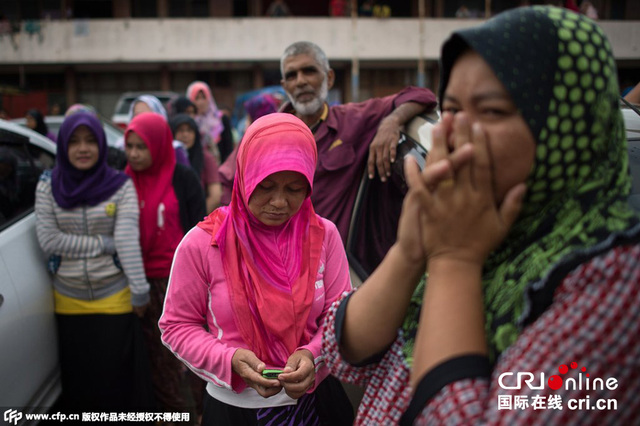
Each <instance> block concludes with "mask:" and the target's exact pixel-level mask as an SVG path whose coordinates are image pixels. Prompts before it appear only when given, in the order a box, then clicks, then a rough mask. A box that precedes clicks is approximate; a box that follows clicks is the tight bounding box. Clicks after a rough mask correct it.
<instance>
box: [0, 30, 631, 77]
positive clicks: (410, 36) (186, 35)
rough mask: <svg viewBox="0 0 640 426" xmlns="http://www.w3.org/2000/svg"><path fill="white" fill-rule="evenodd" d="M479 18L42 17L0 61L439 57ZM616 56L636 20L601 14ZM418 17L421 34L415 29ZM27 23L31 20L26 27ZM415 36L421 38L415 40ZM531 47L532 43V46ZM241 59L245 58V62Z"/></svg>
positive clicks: (627, 51)
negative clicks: (305, 54) (308, 47)
mask: <svg viewBox="0 0 640 426" xmlns="http://www.w3.org/2000/svg"><path fill="white" fill-rule="evenodd" d="M478 22H479V21H478V20H458V19H425V20H422V22H420V20H418V19H414V18H403V19H400V18H396V19H394V18H391V19H383V20H380V19H372V18H369V19H358V20H357V22H356V23H355V24H354V22H352V21H351V20H350V19H348V18H284V19H273V18H272V19H268V18H242V19H238V18H235V19H231V18H230V19H212V18H208V19H105V20H100V19H96V20H74V21H42V22H40V28H39V31H33V29H32V30H31V33H29V32H27V31H26V30H25V25H24V24H23V27H22V31H21V32H20V33H18V34H16V35H15V36H14V37H11V36H9V35H2V36H0V65H46V64H50V65H53V64H69V65H73V64H78V65H80V64H114V63H115V64H123V65H124V64H141V63H164V64H167V65H169V66H172V64H173V65H177V64H180V63H190V62H201V63H202V62H204V63H214V64H215V63H239V64H238V65H240V66H242V65H241V63H243V62H247V63H256V62H258V63H261V62H274V61H278V60H279V58H280V55H281V54H282V51H283V50H284V48H285V47H286V46H287V45H288V44H290V43H291V42H293V41H297V40H310V41H313V42H316V43H318V44H319V45H320V46H321V47H322V48H323V49H324V50H325V51H326V53H327V55H328V57H329V58H330V59H331V60H332V61H336V60H337V61H350V60H351V58H352V57H353V56H354V55H357V57H358V58H359V60H360V61H363V62H367V61H371V62H378V61H385V62H393V61H399V62H406V61H414V60H417V59H418V58H419V57H420V56H422V58H423V59H425V60H428V61H435V60H437V59H438V56H439V51H440V45H441V44H442V42H443V41H444V39H445V38H446V37H447V36H448V35H449V34H450V33H451V32H452V31H454V30H456V29H458V28H463V27H467V26H472V25H475V24H477V23H478ZM600 24H601V26H602V27H603V29H604V31H605V32H606V33H607V35H608V37H609V39H610V41H611V43H612V46H613V51H614V54H615V57H616V59H617V60H618V61H626V60H631V61H636V60H640V21H600ZM421 25H422V29H423V31H422V37H421V36H420V34H421V28H420V27H421ZM32 28H33V27H32ZM421 38H422V40H421ZM531 47H532V48H535V46H533V45H532V46H531ZM247 65H248V64H247Z"/></svg>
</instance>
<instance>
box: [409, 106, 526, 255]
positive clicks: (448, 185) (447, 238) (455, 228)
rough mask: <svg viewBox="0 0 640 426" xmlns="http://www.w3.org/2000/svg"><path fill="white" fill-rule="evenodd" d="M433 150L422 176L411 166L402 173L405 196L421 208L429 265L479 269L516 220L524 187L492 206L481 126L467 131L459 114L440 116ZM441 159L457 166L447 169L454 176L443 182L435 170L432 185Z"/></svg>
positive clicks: (490, 172) (465, 121)
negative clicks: (446, 262)
mask: <svg viewBox="0 0 640 426" xmlns="http://www.w3.org/2000/svg"><path fill="white" fill-rule="evenodd" d="M447 135H451V136H447ZM448 137H449V138H453V140H452V142H453V146H454V148H453V149H454V151H453V153H452V154H448V149H447V146H448V145H449V144H448V142H447V140H446V139H447V138H448ZM433 145H434V149H433V150H432V152H431V153H430V156H432V158H430V160H429V162H428V163H427V166H426V167H425V170H424V171H423V172H422V173H420V172H419V171H418V170H417V167H416V165H415V164H410V163H409V164H407V170H406V174H407V181H408V184H409V188H410V189H409V194H407V197H409V196H411V197H412V198H415V199H416V200H417V202H418V203H419V204H420V220H419V226H420V234H421V238H422V244H423V249H424V253H425V255H426V257H427V259H428V260H432V259H436V258H443V257H446V258H449V259H455V260H458V261H463V262H471V263H474V264H480V265H481V264H482V263H484V260H485V259H486V257H487V256H488V254H489V253H490V252H491V251H492V250H493V249H494V248H495V247H497V246H498V245H499V244H500V242H501V241H502V240H503V239H504V238H505V236H506V235H507V232H508V230H509V228H510V227H511V225H512V224H513V222H514V221H515V219H516V218H517V215H518V213H519V211H520V207H521V202H522V197H523V195H524V192H525V185H524V184H523V183H519V184H517V185H516V186H514V187H513V188H511V189H510V190H509V191H508V192H507V194H506V196H505V197H504V200H503V202H502V203H501V204H500V205H499V206H497V205H496V203H495V195H494V188H493V185H492V182H493V179H494V169H493V167H492V162H491V155H490V152H489V147H488V142H487V138H486V134H485V132H484V131H483V129H482V126H481V125H480V124H478V123H476V124H474V125H473V126H471V124H470V123H469V120H468V117H467V116H466V115H465V114H464V113H458V114H457V115H456V117H455V119H453V118H452V117H451V116H445V117H443V121H442V122H441V123H440V124H438V125H437V126H436V128H435V129H434V133H433ZM452 158H455V163H454V161H453V160H451V159H452ZM461 159H462V160H461ZM465 159H466V161H465ZM441 160H446V161H450V164H459V166H458V167H457V169H453V167H451V166H450V170H455V173H453V174H452V175H449V176H451V177H449V178H446V179H443V178H442V176H444V175H445V174H444V173H443V172H441V171H440V173H439V176H441V177H440V179H439V180H438V181H437V182H434V179H433V176H434V175H437V174H438V168H442V167H443V166H442V165H440V164H441V163H440V162H441ZM460 163H462V164H460Z"/></svg>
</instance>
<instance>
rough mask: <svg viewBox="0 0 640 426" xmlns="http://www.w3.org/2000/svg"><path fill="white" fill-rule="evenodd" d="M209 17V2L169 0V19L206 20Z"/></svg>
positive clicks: (202, 0)
mask: <svg viewBox="0 0 640 426" xmlns="http://www.w3.org/2000/svg"><path fill="white" fill-rule="evenodd" d="M208 16H209V1H208V0H169V17H171V18H206V17H208Z"/></svg>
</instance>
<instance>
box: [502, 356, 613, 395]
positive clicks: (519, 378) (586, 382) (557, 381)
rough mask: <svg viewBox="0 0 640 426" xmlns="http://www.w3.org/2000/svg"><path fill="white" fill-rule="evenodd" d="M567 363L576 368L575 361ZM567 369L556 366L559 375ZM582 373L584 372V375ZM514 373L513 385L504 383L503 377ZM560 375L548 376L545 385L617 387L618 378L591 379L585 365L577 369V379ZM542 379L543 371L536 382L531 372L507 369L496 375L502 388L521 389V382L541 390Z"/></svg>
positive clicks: (576, 388) (573, 368)
mask: <svg viewBox="0 0 640 426" xmlns="http://www.w3.org/2000/svg"><path fill="white" fill-rule="evenodd" d="M569 365H570V367H571V370H575V369H577V368H578V363H577V362H572V363H571V364H569ZM569 371H570V370H569V367H568V366H566V365H564V364H562V365H561V366H560V367H558V372H559V373H560V375H565V374H567V373H568V372H569ZM582 373H585V374H584V377H583V374H582ZM514 375H515V376H516V383H515V385H513V386H509V385H506V384H505V383H504V382H505V379H506V378H508V379H507V380H508V381H511V380H512V377H513V376H514ZM560 375H558V374H554V375H553V376H551V377H549V380H547V386H548V387H549V388H551V389H553V390H558V389H560V388H562V387H563V385H564V388H565V389H566V390H603V389H604V388H605V387H606V388H607V389H609V390H614V389H617V387H618V380H617V379H615V378H613V377H610V378H608V379H606V380H604V379H601V378H599V377H597V378H594V379H591V378H590V377H589V374H588V373H587V368H586V367H582V368H581V369H580V370H579V372H578V379H577V380H576V379H575V378H573V377H570V378H565V379H563V378H562V377H561V376H560ZM544 379H545V375H544V373H540V376H539V381H538V382H537V384H536V376H535V375H534V374H533V373H530V372H518V373H513V372H510V371H508V372H506V373H502V374H501V375H500V376H499V377H498V384H499V385H500V387H501V388H502V389H522V384H523V383H524V384H525V385H527V386H528V387H529V389H537V390H542V389H544V382H545V381H544Z"/></svg>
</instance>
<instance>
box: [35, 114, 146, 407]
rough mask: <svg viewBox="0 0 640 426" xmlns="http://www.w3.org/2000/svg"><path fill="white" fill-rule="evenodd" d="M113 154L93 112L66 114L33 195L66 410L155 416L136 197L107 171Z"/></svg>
mask: <svg viewBox="0 0 640 426" xmlns="http://www.w3.org/2000/svg"><path fill="white" fill-rule="evenodd" d="M107 149H108V148H107V143H106V137H105V133H104V130H103V128H102V124H101V123H100V120H99V119H98V118H97V117H96V116H95V115H94V114H91V113H87V112H78V113H75V114H72V115H69V116H68V117H67V118H65V121H64V122H63V123H62V126H61V127H60V131H59V133H58V152H57V157H56V166H55V167H54V169H53V170H50V171H46V172H44V173H43V174H42V176H41V177H40V181H39V182H38V186H37V188H36V207H35V211H36V233H37V236H38V241H39V243H40V246H41V247H42V249H43V251H44V252H45V253H46V254H47V255H48V256H49V263H48V265H49V270H50V272H51V273H52V274H53V294H54V307H55V315H56V322H57V326H58V346H59V354H60V366H61V373H62V388H63V391H64V392H63V400H62V406H63V407H64V409H65V410H66V411H68V412H79V411H102V412H126V411H131V410H138V411H139V410H141V409H144V408H146V409H147V411H149V410H151V409H152V408H153V407H152V406H151V404H150V402H151V395H152V390H151V382H150V375H149V370H148V360H147V357H146V352H145V349H144V346H143V343H142V335H141V330H140V324H139V322H138V321H139V320H138V317H139V316H141V315H143V314H144V311H145V308H146V305H147V304H148V302H149V284H148V282H147V280H146V277H145V274H144V269H143V266H142V256H141V251H140V242H139V227H138V215H139V209H138V198H137V195H136V190H135V188H134V186H133V183H132V182H131V180H130V179H129V178H128V176H127V175H125V174H124V173H122V172H118V171H116V170H113V169H111V168H110V167H109V166H108V165H107ZM141 367H142V368H141ZM87 377H91V379H90V380H88V379H87Z"/></svg>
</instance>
